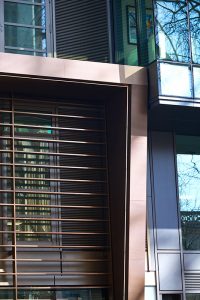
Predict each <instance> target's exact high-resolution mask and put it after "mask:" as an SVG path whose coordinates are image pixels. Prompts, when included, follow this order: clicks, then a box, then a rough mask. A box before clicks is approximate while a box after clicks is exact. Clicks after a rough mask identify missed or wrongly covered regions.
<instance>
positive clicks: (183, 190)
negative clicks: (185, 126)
mask: <svg viewBox="0 0 200 300" xmlns="http://www.w3.org/2000/svg"><path fill="white" fill-rule="evenodd" d="M176 147H177V172H178V190H179V207H180V215H181V227H182V243H183V249H184V250H200V137H193V136H177V138H176Z"/></svg>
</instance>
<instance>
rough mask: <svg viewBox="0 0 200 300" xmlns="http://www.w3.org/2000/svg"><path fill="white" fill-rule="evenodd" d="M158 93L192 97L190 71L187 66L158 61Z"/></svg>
mask: <svg viewBox="0 0 200 300" xmlns="http://www.w3.org/2000/svg"><path fill="white" fill-rule="evenodd" d="M160 94H161V95H167V96H178V97H192V87H191V71H190V69H189V67H188V66H181V65H174V64H167V63H160Z"/></svg>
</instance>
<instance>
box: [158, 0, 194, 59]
mask: <svg viewBox="0 0 200 300" xmlns="http://www.w3.org/2000/svg"><path fill="white" fill-rule="evenodd" d="M156 25H157V36H156V43H157V52H158V57H159V58H161V59H167V60H173V61H180V62H189V60H190V54H189V53H190V51H189V34H188V21H187V7H186V1H156Z"/></svg>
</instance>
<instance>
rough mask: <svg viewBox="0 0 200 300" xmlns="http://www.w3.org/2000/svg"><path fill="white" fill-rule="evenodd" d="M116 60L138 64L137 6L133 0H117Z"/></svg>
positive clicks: (115, 17) (115, 19) (115, 16)
mask: <svg viewBox="0 0 200 300" xmlns="http://www.w3.org/2000/svg"><path fill="white" fill-rule="evenodd" d="M113 6H114V34H115V62H116V63H120V64H127V65H138V50H137V42H138V41H137V30H136V8H135V1H133V0H115V1H113Z"/></svg>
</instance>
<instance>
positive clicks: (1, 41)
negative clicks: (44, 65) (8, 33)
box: [0, 0, 53, 57]
mask: <svg viewBox="0 0 200 300" xmlns="http://www.w3.org/2000/svg"><path fill="white" fill-rule="evenodd" d="M44 1H45V4H44V5H45V8H46V14H45V15H46V20H45V21H46V51H42V50H39V49H38V50H39V51H37V49H36V50H35V49H32V48H30V49H29V48H23V47H22V49H20V47H13V50H16V51H20V50H22V51H30V52H32V53H33V55H32V56H36V53H40V52H41V53H44V56H46V57H48V56H50V57H51V56H53V36H52V32H53V28H52V26H53V25H52V24H53V20H52V19H53V18H52V10H53V4H52V0H44ZM5 2H12V3H19V4H26V5H34V4H37V5H40V4H39V3H37V2H36V3H34V2H25V1H23V0H2V1H0V52H5V50H6V49H5V21H4V4H5ZM41 5H42V4H41ZM13 26H14V25H13ZM16 26H17V25H16ZM14 27H15V26H14ZM23 27H24V28H29V27H30V26H26V25H24V26H23ZM33 27H34V28H37V26H33ZM31 28H32V27H31ZM8 48H9V49H11V48H12V47H8ZM21 54H22V55H23V52H22V53H21ZM30 55H31V54H30Z"/></svg>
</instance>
